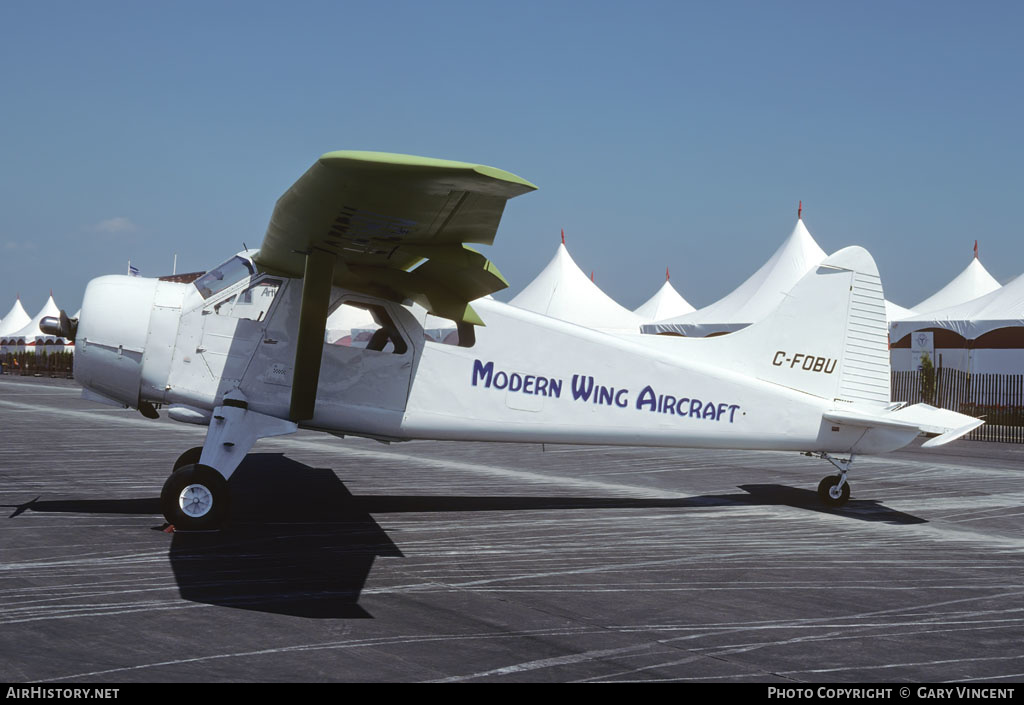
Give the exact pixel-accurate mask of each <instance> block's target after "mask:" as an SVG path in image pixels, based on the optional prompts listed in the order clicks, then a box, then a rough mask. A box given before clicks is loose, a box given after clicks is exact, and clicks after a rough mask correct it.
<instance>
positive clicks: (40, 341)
mask: <svg viewBox="0 0 1024 705" xmlns="http://www.w3.org/2000/svg"><path fill="white" fill-rule="evenodd" d="M47 316H54V317H59V316H60V309H59V308H58V307H57V304H56V303H55V302H54V300H53V292H52V291H51V292H50V298H48V299H47V300H46V304H45V305H44V306H43V308H42V310H40V311H39V313H37V314H36V315H35V316H34V317H33V318H32V320H30V321H29V322H28V323H26V324H25V325H24V326H22V327H21V328H20V329H18V330H16V331H14V332H13V333H8V334H7V335H5V336H3V340H4V341H5V344H6V345H8V346H18V347H22V346H33V347H34V346H36V345H39V346H44V345H60V346H61V349H63V347H64V345H65V341H64V339H63V338H61V337H59V336H55V335H49V334H47V333H44V332H43V331H42V330H40V328H39V322H40V321H42V320H43V319H44V318H45V317H47Z"/></svg>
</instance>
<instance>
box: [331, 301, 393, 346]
mask: <svg viewBox="0 0 1024 705" xmlns="http://www.w3.org/2000/svg"><path fill="white" fill-rule="evenodd" d="M324 344H325V345H341V346H345V347H351V348H362V349H364V350H369V351H373V352H380V353H394V354H396V355H403V354H405V352H406V350H408V349H409V346H408V344H407V343H406V342H405V339H404V338H402V335H401V333H400V332H399V331H398V326H396V325H395V322H394V321H393V320H392V318H391V316H390V314H388V312H387V309H386V308H384V307H383V306H377V305H374V304H364V303H361V302H358V301H345V302H343V303H341V304H339V305H337V306H335V307H334V308H333V309H332V310H331V312H330V313H329V314H328V316H327V328H326V330H325V331H324Z"/></svg>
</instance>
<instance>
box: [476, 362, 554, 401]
mask: <svg viewBox="0 0 1024 705" xmlns="http://www.w3.org/2000/svg"><path fill="white" fill-rule="evenodd" d="M472 384H473V386H474V387H477V386H482V387H485V388H487V389H491V388H494V389H507V390H508V391H510V392H520V393H521V394H532V395H535V396H543V397H554V398H556V399H558V398H560V397H561V396H562V380H560V379H555V378H553V377H542V376H540V375H526V374H520V373H519V372H505V371H504V370H497V371H495V369H494V363H493V362H487V363H484V362H481V361H480V360H474V361H473V380H472Z"/></svg>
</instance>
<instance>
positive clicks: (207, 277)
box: [192, 255, 256, 299]
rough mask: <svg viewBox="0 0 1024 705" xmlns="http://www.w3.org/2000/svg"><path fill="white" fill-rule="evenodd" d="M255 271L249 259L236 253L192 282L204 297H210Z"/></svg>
mask: <svg viewBox="0 0 1024 705" xmlns="http://www.w3.org/2000/svg"><path fill="white" fill-rule="evenodd" d="M255 273H256V272H255V270H253V268H252V264H250V263H249V260H247V259H243V258H241V257H238V256H237V255H236V256H234V257H232V258H231V259H229V260H228V261H227V262H225V263H224V264H222V265H220V266H219V267H214V268H213V269H211V270H210V271H209V272H207V273H206V274H204V275H203V276H201V277H199V278H198V279H196V280H195V281H194V282H192V283H193V284H195V287H196V288H197V289H199V293H200V294H202V297H203V298H204V299H208V298H210V297H211V296H213V295H214V294H217V293H219V292H221V291H224V290H225V289H227V288H228V287H229V286H231V285H232V284H237V283H238V282H240V281H242V280H243V279H245V278H246V277H251V276H252V275H253V274H255Z"/></svg>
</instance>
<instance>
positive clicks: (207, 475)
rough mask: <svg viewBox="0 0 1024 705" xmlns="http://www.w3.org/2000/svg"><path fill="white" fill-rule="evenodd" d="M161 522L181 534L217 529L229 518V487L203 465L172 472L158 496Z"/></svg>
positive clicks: (222, 479) (188, 466)
mask: <svg viewBox="0 0 1024 705" xmlns="http://www.w3.org/2000/svg"><path fill="white" fill-rule="evenodd" d="M160 509H161V510H162V511H163V513H164V518H165V519H167V521H168V522H169V523H171V524H173V525H174V527H175V528H176V529H181V530H183V531H200V530H203V529H215V528H218V527H219V526H220V525H221V524H222V523H224V520H225V519H226V518H227V516H228V483H227V480H225V479H224V476H223V475H221V474H220V473H219V472H217V471H216V470H214V469H213V468H211V467H209V466H206V465H185V466H183V467H181V468H178V469H177V470H175V471H174V472H173V473H172V474H171V476H170V477H168V478H167V482H165V483H164V488H163V491H161V492H160Z"/></svg>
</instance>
